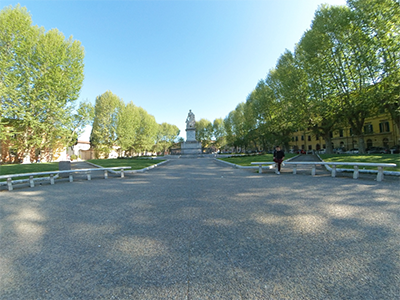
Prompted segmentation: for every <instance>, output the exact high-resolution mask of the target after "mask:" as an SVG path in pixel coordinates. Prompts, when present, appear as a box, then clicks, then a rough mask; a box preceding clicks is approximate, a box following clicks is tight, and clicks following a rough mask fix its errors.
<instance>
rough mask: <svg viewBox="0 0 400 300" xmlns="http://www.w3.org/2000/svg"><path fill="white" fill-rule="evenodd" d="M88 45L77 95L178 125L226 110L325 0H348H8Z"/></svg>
mask: <svg viewBox="0 0 400 300" xmlns="http://www.w3.org/2000/svg"><path fill="white" fill-rule="evenodd" d="M18 3H19V4H21V6H26V7H27V9H28V11H30V13H31V15H32V20H33V24H34V25H39V26H43V27H44V28H45V29H46V30H49V29H51V28H58V29H59V30H60V31H61V32H63V33H64V35H65V36H66V37H69V36H71V35H72V36H73V38H74V39H76V40H79V41H80V42H81V43H82V45H83V46H84V48H85V80H84V83H83V87H82V90H81V94H80V98H79V101H82V100H86V99H88V100H89V101H90V102H92V103H93V104H94V103H95V99H96V97H97V96H99V95H101V94H102V93H104V92H106V91H107V90H110V91H112V92H113V93H114V94H116V95H117V96H119V97H120V98H122V99H123V100H124V101H125V103H128V102H129V101H133V103H134V104H135V105H137V106H141V107H143V108H144V109H145V110H146V111H147V112H148V113H149V114H151V115H153V116H154V117H155V118H156V121H157V122H158V123H162V122H168V123H170V124H175V125H177V126H178V127H179V128H180V129H181V136H182V137H184V138H186V133H185V125H186V124H185V120H186V116H187V114H188V111H189V109H191V110H192V111H193V112H194V114H195V115H196V120H199V119H201V118H205V119H208V120H210V121H211V122H212V121H213V120H214V119H216V118H224V117H226V116H227V115H228V114H229V112H230V111H232V110H234V109H235V107H236V105H238V104H239V103H240V102H243V101H245V100H246V98H247V96H248V94H249V93H251V91H252V90H253V89H254V88H255V86H256V84H257V82H258V81H259V80H260V79H265V77H266V75H267V73H268V71H269V70H270V69H272V68H274V67H275V64H276V62H277V59H278V58H279V56H280V55H281V54H282V53H283V52H284V51H285V49H289V50H291V51H293V49H294V46H295V44H296V43H297V42H298V41H299V40H300V38H301V36H302V35H303V33H304V31H305V30H307V29H308V28H309V26H310V24H311V21H312V19H313V17H314V13H315V10H316V9H317V8H318V6H319V5H320V4H322V3H327V4H330V5H345V3H346V2H345V0H325V1H324V0H219V1H214V0H203V1H200V0H198V1H196V0H178V1H169V0H158V1H156V0H154V1H152V0H146V1H140V0H131V1H128V0H124V1H122V0H121V1H118V0H114V1H96V0H83V1H82V0H80V1H60V0H53V1H45V0H36V1H30V0H27V1H24V0H21V1H5V0H0V8H3V7H5V6H9V5H13V6H15V5H16V4H18Z"/></svg>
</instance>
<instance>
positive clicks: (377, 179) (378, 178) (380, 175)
mask: <svg viewBox="0 0 400 300" xmlns="http://www.w3.org/2000/svg"><path fill="white" fill-rule="evenodd" d="M382 180H383V167H378V174H377V175H376V181H382Z"/></svg>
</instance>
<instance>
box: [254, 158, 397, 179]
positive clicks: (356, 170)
mask: <svg viewBox="0 0 400 300" xmlns="http://www.w3.org/2000/svg"><path fill="white" fill-rule="evenodd" d="M251 164H252V165H253V164H254V165H259V170H260V173H262V165H266V164H268V165H275V163H274V162H254V163H253V162H252V163H251ZM289 165H292V166H293V174H296V173H297V166H304V165H309V166H312V169H311V175H312V176H315V173H316V167H317V165H319V166H326V165H328V166H330V167H331V168H332V170H331V176H332V177H335V176H336V166H353V168H354V172H353V178H354V179H357V178H358V177H359V173H360V171H359V167H377V168H378V173H377V175H376V181H382V179H383V168H387V167H389V168H394V167H397V165H396V164H391V163H364V162H325V161H298V162H296V161H285V162H284V164H283V165H282V166H289Z"/></svg>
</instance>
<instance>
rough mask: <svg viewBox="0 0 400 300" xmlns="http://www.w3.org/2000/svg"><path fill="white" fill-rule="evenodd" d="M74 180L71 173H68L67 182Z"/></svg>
mask: <svg viewBox="0 0 400 300" xmlns="http://www.w3.org/2000/svg"><path fill="white" fill-rule="evenodd" d="M73 181H74V177H73V176H72V174H69V182H73Z"/></svg>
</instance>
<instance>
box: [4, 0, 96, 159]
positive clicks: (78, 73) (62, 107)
mask: <svg viewBox="0 0 400 300" xmlns="http://www.w3.org/2000/svg"><path fill="white" fill-rule="evenodd" d="M83 58H84V49H83V47H82V45H81V44H80V42H79V41H76V40H73V38H72V37H70V38H68V39H66V38H65V37H64V35H63V34H62V33H61V32H59V31H58V30H57V29H52V30H49V31H47V32H46V31H45V29H44V28H42V27H38V26H33V25H32V19H31V16H30V14H29V13H28V11H27V9H26V8H25V7H20V6H19V5H18V6H16V7H15V8H13V7H11V6H10V7H6V8H4V9H2V10H1V11H0V101H1V105H0V112H1V117H0V141H1V140H9V141H10V140H12V144H13V145H12V147H13V148H15V149H18V152H19V156H24V155H27V154H28V153H29V152H31V151H32V149H54V148H57V147H60V146H62V145H67V144H69V143H73V142H74V141H75V139H76V137H77V136H78V135H79V134H80V133H81V130H82V129H83V128H84V126H85V125H86V124H87V123H88V122H90V119H91V117H92V109H93V107H92V106H91V105H90V104H89V103H87V102H84V103H82V104H81V105H80V106H79V107H78V108H77V107H76V105H75V102H76V100H77V98H78V96H79V91H80V89H81V86H82V81H83V67H84V64H83Z"/></svg>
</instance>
